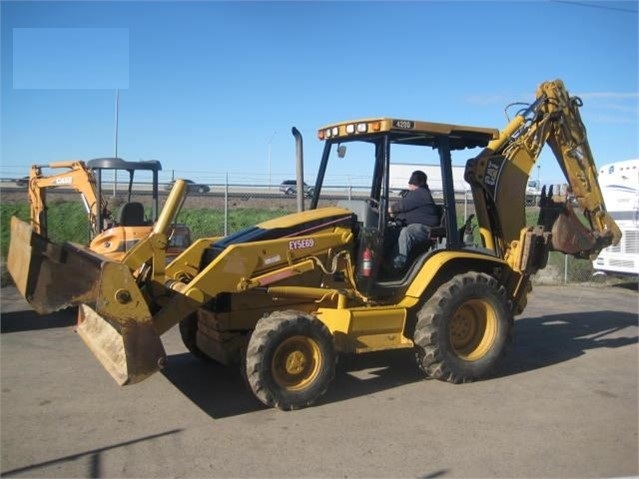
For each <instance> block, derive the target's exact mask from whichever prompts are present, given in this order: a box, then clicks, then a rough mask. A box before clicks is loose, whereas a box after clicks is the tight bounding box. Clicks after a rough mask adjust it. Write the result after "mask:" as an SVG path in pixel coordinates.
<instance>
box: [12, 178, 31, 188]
mask: <svg viewBox="0 0 639 479" xmlns="http://www.w3.org/2000/svg"><path fill="white" fill-rule="evenodd" d="M13 182H14V183H15V184H16V185H17V186H28V185H29V177H28V176H23V177H22V178H17V179H15V180H13Z"/></svg>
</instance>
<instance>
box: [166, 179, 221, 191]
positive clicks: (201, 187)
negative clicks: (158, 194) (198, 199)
mask: <svg viewBox="0 0 639 479" xmlns="http://www.w3.org/2000/svg"><path fill="white" fill-rule="evenodd" d="M183 181H185V182H186V184H187V188H188V192H189V193H208V192H209V191H211V188H210V187H209V185H205V184H202V183H196V182H195V181H192V180H184V179H183ZM174 184H175V180H173V181H171V182H170V183H167V184H166V185H165V186H164V189H165V190H166V191H171V190H172V189H173V185H174Z"/></svg>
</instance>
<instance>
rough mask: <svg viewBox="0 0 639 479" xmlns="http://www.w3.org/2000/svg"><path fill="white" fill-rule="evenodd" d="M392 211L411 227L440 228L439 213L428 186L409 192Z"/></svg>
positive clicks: (391, 208)
mask: <svg viewBox="0 0 639 479" xmlns="http://www.w3.org/2000/svg"><path fill="white" fill-rule="evenodd" d="M390 210H391V212H392V213H393V214H394V215H395V217H396V218H399V219H402V220H405V221H406V224H409V225H410V224H413V223H418V224H422V225H426V226H439V212H438V210H437V206H436V205H435V201H434V200H433V195H431V193H430V190H429V189H428V187H427V186H422V187H420V188H417V189H415V190H412V191H409V192H408V193H406V196H404V197H403V198H402V199H401V200H399V201H397V202H396V203H393V204H392V205H391V207H390Z"/></svg>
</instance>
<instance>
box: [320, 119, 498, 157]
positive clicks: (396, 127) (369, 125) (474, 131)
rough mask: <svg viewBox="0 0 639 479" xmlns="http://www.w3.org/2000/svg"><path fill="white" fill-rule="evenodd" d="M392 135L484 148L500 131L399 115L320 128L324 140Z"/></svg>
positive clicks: (404, 140)
mask: <svg viewBox="0 0 639 479" xmlns="http://www.w3.org/2000/svg"><path fill="white" fill-rule="evenodd" d="M386 134H388V135H389V136H390V139H391V142H393V143H402V144H407V145H420V146H431V147H435V146H437V143H438V141H437V140H438V138H441V137H442V136H445V137H448V138H449V140H450V149H451V150H463V149H465V148H476V147H484V146H486V145H487V144H488V142H490V141H491V140H495V139H497V138H499V130H497V129H495V128H482V127H477V126H465V125H452V124H448V123H433V122H428V121H416V120H404V119H399V118H367V119H361V120H351V121H344V122H340V123H333V124H330V125H326V126H323V127H322V128H320V129H319V130H318V137H319V139H320V140H330V141H334V142H335V141H337V142H340V141H353V140H359V141H371V140H373V139H374V138H376V137H379V136H381V135H386Z"/></svg>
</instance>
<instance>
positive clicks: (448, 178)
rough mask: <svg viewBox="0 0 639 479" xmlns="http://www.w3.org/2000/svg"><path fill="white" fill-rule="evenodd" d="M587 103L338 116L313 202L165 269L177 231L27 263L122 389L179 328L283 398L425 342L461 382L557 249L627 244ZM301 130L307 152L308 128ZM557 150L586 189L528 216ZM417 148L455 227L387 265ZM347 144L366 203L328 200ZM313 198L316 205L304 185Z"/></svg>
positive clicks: (481, 361)
mask: <svg viewBox="0 0 639 479" xmlns="http://www.w3.org/2000/svg"><path fill="white" fill-rule="evenodd" d="M580 106H581V102H580V100H579V99H578V98H575V97H570V96H569V94H568V92H567V91H566V89H565V88H564V85H563V83H562V82H561V81H559V80H556V81H550V82H546V83H543V84H541V85H540V87H539V88H538V90H537V95H536V100H535V101H534V103H532V104H531V105H530V106H529V107H528V108H526V109H525V110H522V111H520V112H519V113H518V114H517V116H516V117H515V118H514V119H513V120H512V121H510V122H509V124H508V125H507V126H506V127H505V128H504V130H503V131H501V132H499V131H498V130H495V129H492V128H479V127H472V126H460V125H452V124H443V123H433V122H426V121H413V120H407V119H399V118H372V119H365V120H357V121H346V122H340V123H334V124H331V125H328V126H325V127H323V128H321V129H320V130H319V131H318V136H319V139H320V140H321V141H323V142H324V144H325V146H324V151H323V154H322V158H321V161H320V164H319V168H318V175H317V179H316V182H315V187H314V193H313V197H312V199H311V200H310V207H309V210H308V211H298V212H297V213H293V214H290V215H286V216H283V217H281V218H278V219H274V220H269V221H265V222H263V223H260V224H257V225H255V226H252V227H249V228H246V229H244V230H241V231H238V232H236V233H233V234H231V235H229V236H226V237H211V238H204V239H200V240H198V241H196V242H195V243H194V244H193V245H191V246H190V247H189V248H188V249H187V250H185V251H184V252H183V253H182V254H181V255H179V256H178V257H177V258H176V259H175V260H174V261H172V262H171V263H170V264H169V265H168V266H167V267H166V268H164V267H163V263H162V261H161V260H157V259H156V257H157V256H158V255H159V256H160V257H161V256H162V251H161V250H162V244H161V243H162V242H161V241H160V242H157V241H154V239H153V235H151V236H150V237H149V238H148V240H144V241H140V242H139V243H137V245H136V246H135V247H134V248H133V249H132V250H131V251H130V252H129V253H128V254H127V256H126V257H125V258H124V260H123V262H122V263H115V262H113V261H110V260H107V259H106V258H104V257H103V256H100V255H97V254H95V253H92V252H90V251H89V250H88V249H86V248H79V247H75V246H73V245H68V244H65V245H62V246H57V245H52V244H50V243H45V244H42V245H37V246H35V247H33V248H32V250H31V251H30V252H29V253H28V255H27V256H25V257H24V258H23V262H24V263H23V264H30V263H34V261H35V262H36V263H38V264H39V265H40V266H41V271H40V273H39V274H38V272H37V271H34V272H33V274H35V275H36V276H37V280H35V281H33V282H32V283H31V286H32V288H33V289H32V291H31V293H33V294H32V296H31V301H30V302H31V304H32V305H33V306H34V307H35V308H36V309H37V310H38V311H40V312H49V311H54V310H55V309H57V308H59V307H61V306H63V305H66V304H77V305H79V307H80V320H79V324H78V327H77V330H78V332H79V333H80V335H81V336H82V338H83V339H84V340H85V342H86V343H87V344H88V345H89V347H90V348H91V349H92V350H93V352H94V353H95V355H96V356H97V357H98V358H99V359H100V361H101V362H102V364H103V365H104V366H105V367H106V368H107V370H108V371H109V372H110V373H111V374H112V376H113V377H114V378H115V379H116V381H117V382H118V383H119V384H131V383H135V382H138V381H141V380H143V379H144V378H146V377H148V376H149V375H150V374H152V373H154V372H155V371H157V370H159V369H160V368H161V367H162V366H163V365H164V363H165V361H166V354H165V351H164V349H163V346H162V342H161V339H160V336H161V335H162V334H163V333H165V332H166V331H167V330H169V329H170V328H172V327H173V326H175V325H176V324H178V323H179V325H180V332H181V334H182V338H183V340H184V343H185V345H186V346H187V348H188V349H189V350H190V351H191V352H193V353H194V354H195V355H197V356H199V357H203V358H208V359H213V360H215V361H218V362H221V363H225V364H233V363H239V364H241V368H242V370H243V372H244V374H245V375H246V379H247V383H248V385H249V387H250V389H251V390H252V392H253V393H254V394H255V396H256V397H257V398H258V399H259V400H260V401H262V402H263V403H264V404H266V405H269V406H274V407H278V408H281V409H284V410H289V409H296V408H301V407H305V406H308V405H311V404H313V403H314V402H315V401H316V400H317V399H318V398H319V397H320V396H321V395H322V393H324V391H325V390H326V389H327V387H328V385H329V383H330V381H331V379H332V378H333V376H334V372H335V364H336V361H337V357H338V355H339V354H340V353H345V352H349V353H353V352H354V353H366V352H371V351H380V350H388V349H396V348H413V349H414V351H415V356H416V359H417V364H418V366H419V367H420V368H421V369H422V370H423V371H424V373H425V375H426V376H427V377H432V378H438V379H441V380H446V381H450V382H453V383H460V382H466V381H472V380H475V379H479V378H483V377H486V376H488V375H490V373H491V372H492V371H494V369H495V367H496V364H497V363H498V361H499V359H500V358H501V357H502V355H503V353H504V348H505V346H506V344H507V342H508V340H509V338H510V336H511V331H512V327H513V317H514V316H515V315H517V314H519V313H521V312H522V311H523V309H524V307H525V305H526V300H527V294H528V292H529V291H530V290H531V275H533V274H534V273H535V272H536V271H538V270H539V269H541V268H543V267H544V266H545V265H546V261H547V257H548V252H549V251H551V250H556V251H564V252H566V253H568V254H571V255H575V256H578V257H589V256H593V255H596V254H597V253H598V252H599V251H600V250H601V249H602V248H604V247H606V246H608V245H610V244H616V243H617V242H618V241H619V239H620V232H619V229H618V228H617V226H616V224H615V223H614V221H613V220H612V219H611V218H610V216H609V215H608V213H607V212H606V208H605V205H604V201H603V198H602V196H601V192H600V189H599V185H598V183H597V178H596V168H595V164H594V160H593V158H592V154H591V151H590V148H589V146H588V142H587V138H586V131H585V127H584V125H583V124H582V122H581V119H580V116H579V107H580ZM294 134H295V135H296V137H297V140H298V143H297V145H298V148H297V150H298V157H301V150H302V146H301V135H299V132H297V131H296V130H294ZM545 144H548V145H549V146H550V147H551V149H552V151H553V152H554V154H555V156H556V158H557V161H558V162H559V164H560V165H561V168H562V170H563V172H564V173H565V175H566V179H567V181H568V183H569V185H570V197H569V198H566V197H559V196H558V195H556V194H553V193H552V192H550V191H544V193H543V195H542V198H541V200H540V218H539V222H538V223H539V224H538V225H535V226H527V225H526V221H525V215H524V203H525V194H526V184H527V179H528V177H529V175H530V172H531V171H532V170H533V167H534V164H535V161H536V160H537V159H538V157H539V153H540V151H541V149H542V147H543V146H544V145H545ZM359 146H363V147H365V148H364V150H358V147H359ZM403 146H408V147H410V148H412V151H414V152H417V154H419V152H426V151H435V152H436V153H437V155H438V158H439V161H440V165H441V173H442V179H443V204H442V210H443V221H442V226H441V227H440V228H436V229H434V230H433V232H432V237H431V238H430V239H429V240H428V241H427V242H425V243H424V244H423V245H421V248H417V250H416V251H415V252H414V253H413V254H412V255H411V257H410V258H409V265H408V267H407V268H406V269H404V270H400V271H394V270H389V269H388V268H387V267H386V265H385V259H386V253H385V251H386V250H385V248H386V247H387V243H388V241H387V238H388V237H389V235H392V233H393V232H394V231H395V229H396V227H397V225H396V224H395V222H393V221H392V219H391V218H390V217H389V215H388V213H387V211H388V205H389V202H390V201H392V193H391V191H390V188H389V172H390V167H389V165H390V162H391V158H392V156H393V154H394V152H395V150H396V149H397V148H401V147H403ZM345 147H348V149H349V158H350V155H351V154H352V153H351V150H355V151H356V152H357V151H360V153H361V152H362V151H370V156H369V157H368V162H369V164H370V167H371V170H370V173H371V176H370V177H371V183H370V190H369V193H368V197H366V198H361V199H351V200H349V201H344V202H341V203H338V205H337V206H330V207H324V208H318V204H319V200H320V198H321V197H322V196H321V195H322V187H323V186H324V180H325V176H326V171H327V166H328V165H329V162H334V161H349V159H348V158H346V155H345ZM473 148H483V149H482V150H481V152H480V153H479V154H478V155H476V156H475V157H474V158H472V159H470V160H469V161H468V162H467V167H466V179H467V181H468V182H469V183H470V186H471V188H472V192H473V199H474V207H475V214H476V218H477V222H478V226H479V234H480V238H481V244H475V243H474V241H473V240H471V239H470V235H468V234H463V233H464V230H466V232H467V230H468V228H467V226H469V225H464V226H462V227H461V228H459V226H458V218H457V209H456V204H455V195H454V188H453V178H452V155H453V154H457V153H459V152H463V151H464V150H466V149H473ZM335 156H336V157H337V158H334V157H335ZM353 158H354V157H353ZM354 159H355V158H354ZM298 165H301V161H298ZM300 170H301V168H300ZM299 172H300V171H299V170H298V183H299V185H298V186H301V183H302V180H303V175H301V174H299ZM298 191H299V192H301V191H302V188H298ZM573 204H576V205H578V207H579V209H581V211H582V213H583V217H584V219H585V220H584V221H585V223H586V224H585V225H584V224H582V222H581V221H580V220H579V219H578V218H577V217H576V215H575V213H574V211H573ZM174 206H175V205H173V204H171V203H170V202H169V203H168V204H167V207H165V208H164V211H163V213H162V215H161V218H162V219H161V221H169V220H168V219H167V218H169V217H170V216H171V215H172V213H173V212H172V211H171V209H172V208H173V207H174ZM298 207H299V209H300V210H303V198H302V197H301V193H300V197H299V198H298ZM161 221H160V222H161ZM467 223H469V221H467ZM11 241H12V244H13V242H14V241H20V238H19V237H17V238H15V237H12V239H11ZM47 248H48V249H49V251H47ZM25 253H26V252H25ZM14 265H15V263H14ZM45 270H46V271H45ZM70 271H73V272H74V273H73V274H74V275H77V276H75V277H74V284H64V280H63V279H58V282H59V283H60V284H59V285H58V286H57V287H56V285H55V284H54V283H55V281H52V279H53V278H65V277H67V276H65V275H68V273H69V272H70ZM11 273H12V274H15V273H16V271H11ZM33 274H32V272H31V271H29V273H28V275H27V276H29V277H30V278H31V277H32V276H33Z"/></svg>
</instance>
